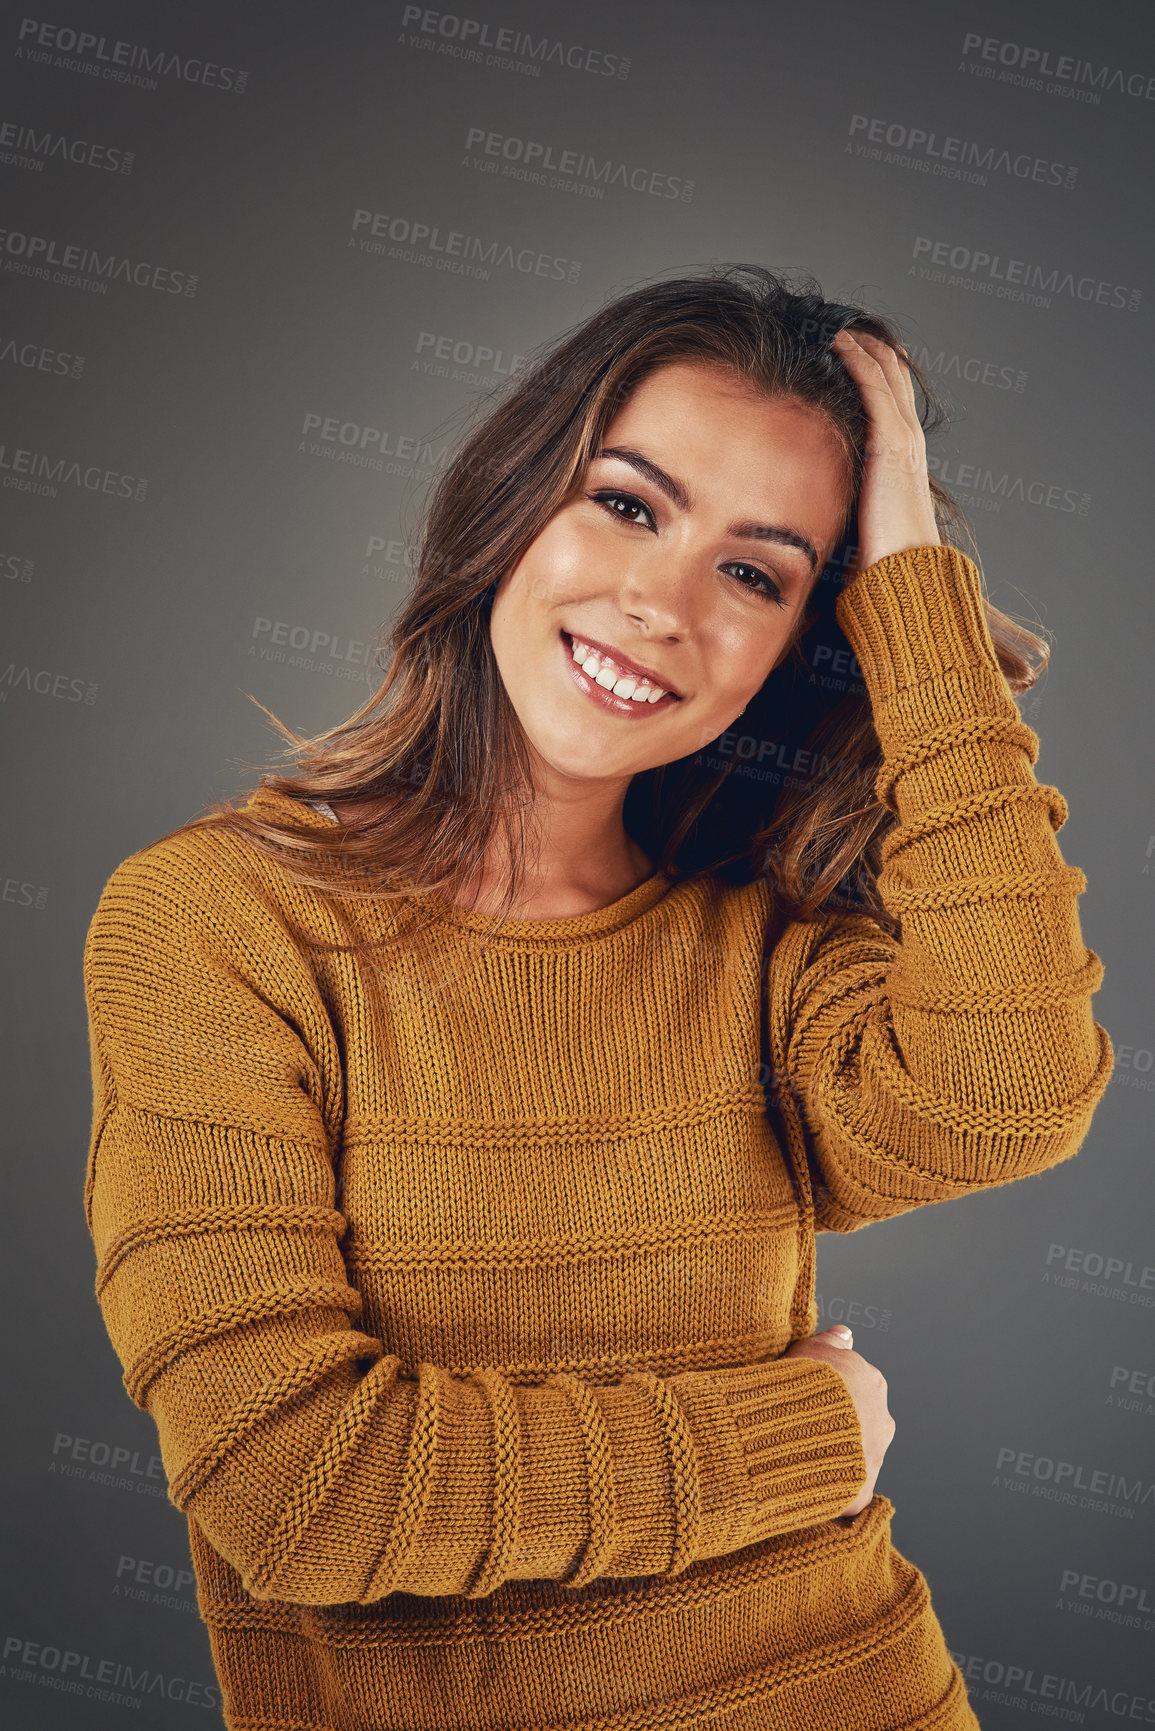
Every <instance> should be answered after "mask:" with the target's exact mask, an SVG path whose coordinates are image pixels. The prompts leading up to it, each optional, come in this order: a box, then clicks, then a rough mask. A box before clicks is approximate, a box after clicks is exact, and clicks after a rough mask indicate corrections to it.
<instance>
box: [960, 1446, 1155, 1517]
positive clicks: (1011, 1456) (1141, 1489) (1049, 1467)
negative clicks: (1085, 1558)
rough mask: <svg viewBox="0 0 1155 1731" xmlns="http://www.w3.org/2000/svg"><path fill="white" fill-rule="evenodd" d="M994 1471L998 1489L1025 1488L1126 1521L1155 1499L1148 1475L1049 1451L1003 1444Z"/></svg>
mask: <svg viewBox="0 0 1155 1731" xmlns="http://www.w3.org/2000/svg"><path fill="white" fill-rule="evenodd" d="M999 1474H1002V1478H1001V1480H1000V1478H999V1476H998V1475H999ZM995 1475H996V1476H995V1478H994V1479H993V1480H992V1484H993V1486H994V1488H995V1489H996V1490H1004V1491H1022V1492H1023V1493H1024V1494H1026V1495H1028V1496H1033V1497H1043V1498H1044V1499H1045V1500H1046V1501H1047V1502H1053V1503H1054V1502H1057V1503H1067V1504H1068V1505H1070V1506H1071V1507H1072V1508H1080V1509H1094V1510H1095V1511H1096V1512H1097V1513H1099V1514H1104V1515H1117V1516H1119V1517H1120V1518H1122V1519H1123V1520H1127V1521H1133V1520H1134V1519H1135V1509H1136V1508H1142V1507H1143V1505H1144V1504H1150V1503H1155V1484H1149V1483H1148V1482H1147V1481H1146V1480H1145V1479H1141V1478H1138V1479H1128V1478H1125V1477H1124V1475H1123V1474H1122V1473H1112V1472H1107V1471H1106V1470H1105V1469H1103V1468H1091V1467H1084V1466H1082V1465H1080V1464H1079V1463H1078V1462H1076V1461H1058V1460H1053V1459H1052V1457H1051V1456H1050V1455H1036V1454H1030V1453H1029V1452H1028V1451H1027V1450H1026V1449H1013V1448H1001V1449H1000V1450H999V1452H998V1457H997V1459H996V1461H995ZM1032 1480H1033V1481H1034V1482H1033V1483H1032V1482H1030V1481H1032ZM1077 1493H1079V1494H1077Z"/></svg>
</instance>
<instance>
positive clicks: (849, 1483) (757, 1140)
mask: <svg viewBox="0 0 1155 1731" xmlns="http://www.w3.org/2000/svg"><path fill="white" fill-rule="evenodd" d="M919 383H920V386H921V388H922V391H923V405H922V409H921V411H920V409H919V407H918V404H917V401H916V396H915V375H914V370H913V369H912V368H911V367H910V365H909V364H908V363H907V362H906V360H905V357H904V356H903V355H902V354H901V352H900V350H899V346H898V339H897V336H896V334H895V333H894V332H893V331H891V330H890V328H889V327H888V326H887V325H886V324H885V323H884V322H883V321H881V320H879V319H876V318H873V317H872V316H871V315H870V314H868V313H867V312H865V311H864V310H862V309H858V308H853V307H845V306H841V305H837V304H833V303H827V302H825V301H824V300H823V299H822V297H821V295H820V294H819V293H818V291H817V289H815V288H813V287H805V288H802V289H798V290H795V289H792V288H790V287H789V286H788V285H787V284H786V283H785V282H784V281H782V280H781V279H778V278H776V277H774V276H773V275H772V274H771V273H769V272H765V271H761V270H758V269H756V268H755V267H751V266H743V267H733V268H732V269H730V270H725V271H719V272H715V273H710V274H708V275H704V276H702V277H697V278H695V277H679V278H676V279H674V280H672V281H669V282H665V283H659V284H657V285H651V286H646V287H644V288H640V289H638V290H636V291H634V292H632V293H630V294H628V295H626V296H624V297H622V298H620V299H618V300H616V301H614V302H612V303H610V304H609V305H608V306H607V307H605V308H603V309H602V310H601V311H600V312H598V313H597V314H595V315H594V316H593V317H592V318H591V319H589V320H587V321H586V322H585V323H584V324H583V325H581V326H580V327H579V328H578V329H577V330H576V331H574V332H573V333H571V334H570V335H568V336H567V337H566V338H564V339H563V340H562V341H561V342H560V343H558V344H557V345H556V346H555V347H554V348H553V349H551V350H550V351H549V352H548V353H547V354H546V355H544V356H543V357H542V358H541V359H540V361H539V362H538V363H537V365H536V366H534V367H533V368H532V369H531V370H530V371H529V372H528V373H527V374H526V376H525V377H522V378H516V379H514V380H512V381H511V382H510V385H509V387H508V390H507V393H506V395H505V396H504V397H503V398H502V400H501V401H500V402H499V403H498V405H497V406H496V408H494V409H493V410H492V411H491V413H489V414H488V416H487V417H486V419H485V422H484V424H483V426H482V427H480V428H479V429H478V430H477V431H476V432H475V433H474V435H473V436H472V437H471V438H470V439H469V440H468V441H467V442H466V443H465V445H464V446H463V448H462V450H461V452H460V453H459V455H458V457H457V459H456V461H455V463H454V464H453V466H452V467H451V468H450V470H449V471H448V472H447V474H446V475H445V477H444V478H443V480H442V481H441V483H440V484H439V486H438V488H437V490H436V493H435V495H434V497H433V500H432V502H431V506H430V510H429V513H428V517H427V521H426V527H425V533H424V537H423V540H422V544H421V549H420V556H419V559H418V563H417V577H416V582H415V585H414V589H413V593H412V595H411V596H410V597H409V599H408V600H407V602H406V604H405V606H404V607H403V608H402V610H401V613H400V616H399V618H398V620H397V622H396V624H395V625H394V627H393V633H392V639H393V643H394V656H393V660H392V663H391V665H390V667H389V671H388V675H387V678H386V680H385V683H384V685H383V687H382V689H381V691H380V692H378V693H376V694H375V695H374V696H373V698H371V699H370V700H369V702H367V703H366V704H365V705H364V706H363V707H362V708H361V709H360V710H359V711H358V712H357V713H356V714H355V715H354V716H352V717H351V718H350V719H349V720H348V721H346V722H344V723H343V724H341V725H340V726H339V727H336V728H333V729H331V730H330V731H329V732H327V733H325V734H322V735H319V736H317V737H315V738H313V739H309V740H305V741H301V740H299V739H297V738H296V736H295V735H292V734H291V733H290V734H289V737H290V739H291V740H292V741H293V744H294V749H295V751H296V754H297V756H298V758H299V760H300V768H299V773H297V774H296V775H272V774H270V775H266V776H264V777H263V778H262V781H261V783H260V785H259V786H258V787H257V788H256V789H254V790H253V791H252V793H251V794H250V795H249V796H248V798H247V799H245V800H244V801H243V802H237V803H236V804H235V805H228V804H222V805H220V806H218V807H216V808H213V809H212V810H210V811H209V812H208V813H206V814H204V815H202V816H201V817H200V818H197V819H195V820H193V821H191V822H190V823H188V824H184V825H181V826H180V828H179V829H177V830H174V831H172V832H170V833H169V834H168V835H167V836H164V837H162V838H161V839H160V840H158V841H157V842H154V843H152V844H151V845H150V846H148V847H146V848H143V849H141V850H140V851H139V852H138V853H136V854H134V855H131V856H130V857H129V858H128V859H126V860H125V861H123V862H122V864H121V865H119V866H118V867H117V869H116V870H115V871H114V872H113V874H112V876H111V877H110V879H109V880H108V882H107V884H106V885H105V888H104V890H103V892H102V895H101V898H100V903H99V905H98V907H97V910H96V913H95V915H94V917H93V920H92V924H91V927H90V930H89V934H88V941H87V945H86V950H85V990H86V997H87V1004H88V1010H89V1018H90V1034H91V1047H92V1078H93V1122H92V1137H91V1142H90V1146H89V1157H88V1166H87V1173H86V1185H85V1210H86V1219H87V1222H88V1226H89V1230H90V1232H91V1234H92V1237H93V1242H94V1244H95V1247H96V1252H97V1259H98V1271H97V1295H98V1297H99V1300H100V1304H101V1307H102V1311H103V1314H104V1318H105V1321H106V1324H107V1327H108V1331H109V1335H110V1338H111V1340H112V1342H113V1345H114V1347H115V1349H116V1351H117V1353H118V1355H119V1357H120V1359H121V1362H122V1363H123V1365H124V1367H125V1377H124V1380H125V1386H126V1388H127V1389H128V1391H129V1393H130V1395H131V1396H132V1398H133V1399H134V1400H135V1401H136V1403H137V1404H138V1405H139V1406H141V1407H142V1408H144V1409H145V1410H147V1411H148V1412H149V1413H150V1414H151V1415H152V1416H153V1418H154V1419H155V1421H156V1424H157V1428H158V1435H159V1441H160V1450H161V1455H162V1458H163V1461H164V1466H165V1470H166V1474H167V1477H168V1484H169V1496H170V1498H171V1500H172V1501H173V1502H174V1503H175V1504H176V1506H177V1507H178V1508H181V1509H183V1510H184V1511H185V1512H186V1513H187V1515H188V1520H189V1536H190V1543H191V1546H192V1554H193V1560H194V1564H195V1567H196V1572H197V1581H198V1602H199V1604H200V1607H201V1613H202V1616H203V1617H204V1619H205V1621H206V1623H207V1624H208V1626H209V1630H210V1635H211V1639H212V1649H213V1657H214V1662H215V1664H216V1668H217V1673H218V1676H219V1678H220V1681H221V1687H222V1693H223V1696H224V1700H225V1707H226V1720H227V1723H228V1724H229V1726H230V1727H236V1728H237V1731H241V1728H242V1727H243V1728H244V1731H254V1728H256V1727H258V1726H259V1727H261V1731H293V1728H296V1727H302V1726H308V1727H309V1728H310V1731H347V1728H349V1727H353V1726H355V1727H357V1728H358V1731H387V1728H389V1727H395V1726H398V1725H405V1726H408V1727H412V1728H414V1731H509V1728H510V1727H517V1731H563V1727H569V1728H575V1727H577V1726H579V1725H580V1726H582V1727H585V1728H588V1731H637V1728H639V1727H641V1726H643V1725H644V1726H646V1727H647V1731H662V1728H665V1727H670V1728H672V1727H674V1726H690V1725H703V1726H704V1725H707V1724H714V1723H723V1722H724V1723H725V1724H726V1726H727V1727H728V1728H729V1731H770V1728H771V1727H781V1726H787V1725H794V1726H806V1727H807V1728H808V1731H846V1728H848V1727H853V1728H854V1731H975V1728H976V1726H977V1721H976V1719H975V1717H974V1714H973V1712H972V1711H971V1708H970V1706H969V1704H968V1701H967V1698H966V1689H965V1684H964V1682H963V1678H962V1675H961V1673H960V1671H959V1669H958V1667H957V1666H956V1665H955V1663H954V1662H953V1660H952V1659H951V1656H950V1652H949V1650H948V1648H947V1645H946V1640H945V1638H944V1634H943V1631H942V1629H941V1628H940V1626H939V1623H938V1620H937V1617H936V1614H935V1611H934V1609H933V1607H932V1604H931V1597H930V1590H929V1587H928V1584H927V1582H926V1580H925V1578H924V1577H923V1576H922V1574H921V1573H920V1572H919V1570H918V1568H917V1567H916V1566H915V1565H914V1564H913V1563H911V1562H909V1561H908V1560H907V1559H906V1558H905V1557H904V1556H902V1555H901V1554H900V1553H899V1552H898V1551H897V1550H896V1549H895V1548H894V1545H893V1543H892V1541H891V1533H890V1522H891V1516H892V1514H893V1512H894V1510H893V1505H892V1504H891V1503H890V1501H889V1500H888V1498H887V1497H885V1496H883V1495H881V1494H879V1493H877V1492H876V1490H875V1483H876V1479H877V1476H878V1473H879V1470H880V1467H881V1465H882V1462H883V1459H884V1457H885V1455H886V1451H887V1448H888V1446H889V1443H890V1441H891V1438H892V1436H893V1434H894V1421H893V1419H892V1418H891V1416H890V1413H889V1410H888V1406H887V1389H886V1383H885V1380H884V1379H883V1377H882V1376H881V1374H880V1372H879V1371H878V1370H877V1368H875V1367H874V1366H872V1365H871V1364H869V1363H868V1362H867V1360H866V1359H864V1358H863V1357H862V1356H861V1355H860V1354H859V1353H857V1352H856V1351H855V1350H854V1348H853V1343H852V1340H851V1338H850V1336H849V1331H848V1330H846V1329H837V1328H835V1329H826V1330H824V1331H823V1332H822V1333H820V1334H816V1333H815V1332H814V1330H815V1324H816V1320H817V1307H816V1302H815V1296H814V1268H815V1235H816V1233H817V1232H819V1231H823V1230H827V1231H840V1232H849V1231H854V1230H857V1229H858V1228H860V1227H863V1226H866V1225H869V1224H870V1223H872V1222H874V1221H879V1220H885V1219H889V1218H891V1217H893V1216H895V1215H898V1214H901V1213H903V1212H905V1211H907V1210H910V1209H914V1208H918V1207H921V1206H924V1205H926V1204H929V1203H933V1202H939V1201H945V1200H949V1199H950V1198H952V1197H956V1196H960V1195H964V1194H966V1193H968V1192H973V1191H977V1190H981V1189H986V1188H991V1187H993V1186H997V1185H1001V1184H1006V1183H1009V1182H1011V1181H1013V1180H1016V1179H1018V1178H1022V1177H1025V1176H1027V1175H1029V1174H1034V1173H1039V1172H1041V1171H1043V1170H1044V1169H1045V1168H1047V1167H1050V1166H1053V1165H1055V1164H1056V1163H1058V1162H1059V1161H1062V1160H1065V1159H1068V1158H1070V1157H1071V1156H1072V1155H1074V1154H1075V1153H1076V1152H1077V1151H1078V1149H1079V1147H1080V1145H1081V1143H1082V1141H1083V1139H1084V1137H1085V1134H1086V1131H1087V1129H1088V1127H1089V1124H1090V1121H1091V1116H1092V1114H1093V1112H1094V1110H1095V1107H1096V1105H1097V1103H1098V1100H1099V1099H1100V1097H1101V1096H1102V1093H1103V1090H1104V1088H1105V1086H1106V1084H1107V1081H1108V1079H1109V1076H1110V1072H1111V1065H1112V1053H1111V1046H1110V1041H1109V1039H1108V1038H1107V1035H1106V1033H1105V1031H1104V1030H1103V1029H1102V1028H1101V1027H1100V1026H1099V1024H1098V1023H1096V1022H1095V1021H1094V1019H1093V1016H1092V1014H1091V1001H1090V1000H1091V995H1092V993H1093V992H1094V991H1095V989H1096V988H1097V986H1098V985H1099V983H1100V980H1101V978H1102V972H1103V970H1102V967H1101V964H1100V963H1099V960H1098V957H1097V956H1095V954H1094V952H1093V951H1089V950H1087V949H1086V948H1085V946H1084V944H1083V942H1082V937H1081V933H1080V928H1079V920H1078V915H1077V909H1076V898H1077V896H1078V894H1079V892H1080V890H1081V889H1082V888H1083V887H1084V885H1085V880H1084V878H1083V875H1082V873H1081V872H1079V871H1078V870H1077V869H1076V868H1074V867H1071V866H1068V865H1067V864H1066V863H1065V862H1064V860H1063V859H1062V857H1061V855H1060V853H1059V850H1058V847H1057V844H1056V841H1055V834H1054V832H1055V831H1056V830H1057V829H1058V828H1059V826H1060V824H1061V823H1062V822H1063V819H1064V817H1065V814H1066V807H1065V803H1064V801H1063V798H1062V795H1061V794H1060V793H1059V792H1058V791H1057V790H1056V789H1055V788H1052V787H1048V786H1045V785H1042V784H1040V783H1039V782H1038V781H1037V780H1036V778H1035V776H1034V773H1033V768H1032V765H1033V763H1034V760H1035V755H1036V752H1037V748H1038V739H1037V736H1036V735H1035V734H1034V733H1033V732H1032V731H1031V729H1030V728H1028V727H1027V726H1026V725H1025V724H1024V723H1023V722H1022V720H1021V719H1020V717H1019V715H1018V711H1017V708H1016V705H1015V702H1014V693H1015V692H1016V691H1021V690H1025V689H1026V688H1027V687H1028V686H1029V685H1030V683H1031V681H1032V679H1033V678H1034V676H1035V673H1036V671H1037V669H1038V667H1039V666H1040V665H1041V664H1042V661H1043V660H1044V659H1045V653H1044V650H1043V646H1042V645H1041V643H1040V641H1039V640H1038V639H1037V638H1035V637H1034V636H1033V635H1032V634H1030V633H1028V632H1026V631H1025V630H1023V629H1022V628H1020V627H1017V626H1015V625H1014V624H1013V623H1012V622H1011V621H1010V620H1008V619H1006V618H1005V617H1004V616H1003V615H1002V614H1000V613H998V612H997V611H996V610H995V609H994V608H993V607H991V605H990V604H989V602H988V601H987V600H986V598H985V596H984V594H983V584H982V577H981V573H980V570H979V567H978V565H977V563H976V562H975V561H974V560H972V559H971V558H970V557H969V556H968V555H966V554H965V553H963V552H962V550H961V549H960V548H958V547H956V546H954V545H952V544H949V543H944V541H943V539H942V534H943V533H945V532H946V531H947V530H948V529H951V528H955V527H958V525H959V524H960V523H961V518H959V517H958V514H957V513H956V512H955V511H954V510H953V507H952V506H951V503H950V501H949V499H948V498H947V496H946V495H945V493H943V492H942V490H941V489H940V488H939V487H938V486H937V485H936V484H935V483H934V481H933V480H932V479H931V478H930V476H929V474H928V470H927V463H926V449H925V433H926V431H927V429H928V427H929V426H931V425H932V423H933V420H934V413H935V410H934V404H933V399H932V398H931V397H930V395H929V390H928V386H927V384H926V381H925V380H922V379H921V377H920V378H919ZM807 650H809V653H810V659H809V660H808V658H807ZM838 666H843V667H851V668H853V669H854V670H855V677H854V678H853V679H850V678H846V679H843V678H841V677H837V676H835V677H831V676H828V675H827V674H819V672H818V669H819V668H820V667H830V668H837V667H838ZM740 716H743V717H745V719H744V720H743V722H742V728H743V732H742V734H741V736H740V737H738V740H737V745H738V746H739V747H740V746H742V745H743V743H744V742H745V741H746V740H749V741H750V742H751V747H752V749H751V750H749V751H742V750H739V749H736V748H735V745H734V741H735V732H734V729H735V726H736V724H737V723H738V718H739V717H740ZM285 731H286V732H288V730H285ZM766 748H769V749H768V750H767V749H766ZM784 750H785V751H786V753H787V755H786V757H785V761H786V762H787V763H789V764H793V765H795V766H797V767H798V773H797V774H796V775H795V776H794V777H790V776H788V775H787V774H786V772H785V771H784V770H779V771H777V772H774V771H772V770H770V769H766V770H763V769H762V768H761V765H762V762H763V760H764V758H768V759H769V761H770V762H771V763H773V762H774V761H775V760H776V759H777V761H778V762H779V763H781V762H782V761H783V758H782V756H781V754H782V752H783V751H784ZM791 750H792V751H793V752H794V755H793V757H791V756H790V755H789V753H790V751H791ZM744 769H756V770H757V776H751V775H744V774H742V773H740V772H741V771H742V770H744ZM334 806H335V807H336V810H334ZM984 1350H990V1348H989V1345H988V1346H986V1347H985V1348H984ZM937 1369H938V1367H931V1369H929V1370H928V1375H929V1374H932V1373H934V1371H935V1370H937ZM927 1470H928V1471H931V1470H933V1463H927ZM948 1488H949V1487H944V1491H945V1490H946V1489H948Z"/></svg>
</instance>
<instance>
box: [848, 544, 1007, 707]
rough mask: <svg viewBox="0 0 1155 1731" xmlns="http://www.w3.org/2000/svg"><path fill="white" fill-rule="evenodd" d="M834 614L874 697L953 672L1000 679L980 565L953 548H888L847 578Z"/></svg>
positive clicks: (883, 699) (882, 698)
mask: <svg viewBox="0 0 1155 1731" xmlns="http://www.w3.org/2000/svg"><path fill="white" fill-rule="evenodd" d="M835 612H836V615H837V618H838V623H839V624H840V625H841V627H842V630H843V632H844V633H845V635H846V638H847V640H848V641H849V643H850V647H851V648H852V649H853V651H854V653H855V656H856V658H857V660H858V664H859V666H860V667H861V669H862V677H863V679H864V681H865V683H866V687H867V690H868V692H869V694H870V697H871V699H872V701H874V702H878V701H885V700H886V698H887V697H889V696H891V695H892V694H893V693H895V692H897V691H901V690H903V689H904V688H906V687H908V686H912V685H919V684H922V683H923V682H924V681H925V680H929V679H936V678H941V677H942V676H943V675H944V674H948V673H950V672H952V671H953V670H955V669H971V668H975V667H980V666H987V667H991V668H993V669H994V671H995V673H996V674H997V675H998V676H999V678H1000V679H1001V677H1002V675H1001V670H1000V669H999V665H998V660H997V657H996V655H995V649H994V644H993V643H992V641H991V634H990V630H989V629H988V626H987V621H986V614H985V613H984V611H983V605H982V589H981V585H980V579H979V572H978V567H977V565H976V564H975V563H974V561H973V559H969V558H968V557H967V555H966V554H965V553H961V552H959V550H958V548H957V547H946V546H928V547H911V548H908V549H907V550H906V551H905V552H902V553H888V554H887V555H886V557H885V558H882V559H877V560H875V562H874V564H873V565H869V566H867V567H866V569H865V570H863V571H859V572H858V573H857V574H856V575H855V576H853V577H852V578H851V579H850V581H849V583H848V584H847V585H846V587H845V588H844V589H843V591H842V593H841V594H840V595H839V597H838V601H837V603H836V605H835Z"/></svg>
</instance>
